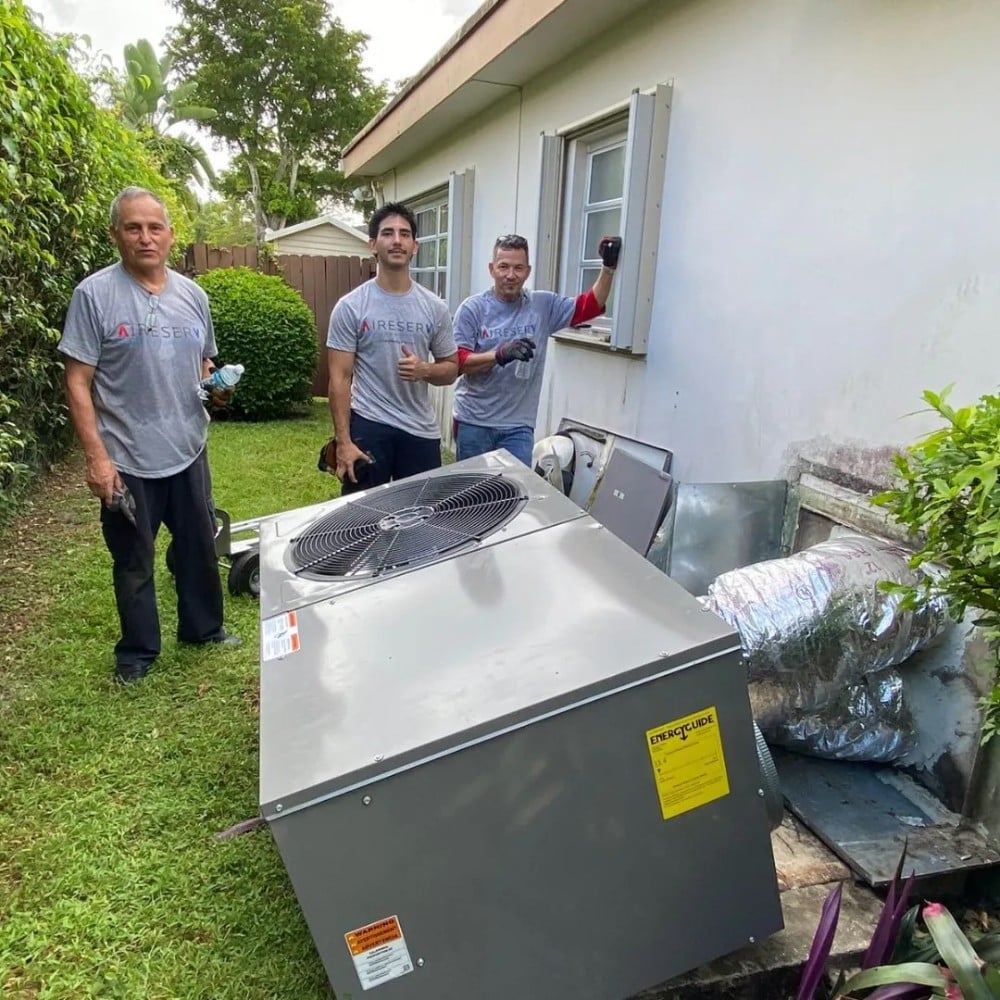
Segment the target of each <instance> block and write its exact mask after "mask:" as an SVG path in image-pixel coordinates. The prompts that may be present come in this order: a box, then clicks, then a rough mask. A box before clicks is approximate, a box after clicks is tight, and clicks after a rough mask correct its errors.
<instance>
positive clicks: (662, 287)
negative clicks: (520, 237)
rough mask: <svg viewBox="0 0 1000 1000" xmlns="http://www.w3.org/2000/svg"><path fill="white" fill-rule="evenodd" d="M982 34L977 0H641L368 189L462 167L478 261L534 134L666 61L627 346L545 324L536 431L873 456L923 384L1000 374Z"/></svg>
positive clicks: (693, 477)
mask: <svg viewBox="0 0 1000 1000" xmlns="http://www.w3.org/2000/svg"><path fill="white" fill-rule="evenodd" d="M998 51H1000V4H998V3H995V2H994V0H907V2H906V3H900V2H898V0H839V2H837V3H830V2H827V0H764V2H756V3H746V2H745V0H729V2H723V0H690V2H680V3H666V2H654V3H651V4H650V5H649V6H648V7H647V8H645V9H644V10H643V11H641V12H640V13H639V14H637V15H635V16H634V17H632V18H631V19H629V20H627V21H625V22H623V23H622V24H621V25H620V26H619V27H618V29H617V30H615V31H613V32H610V33H606V34H605V35H604V36H603V37H602V38H601V39H600V40H599V41H598V42H596V43H594V44H592V45H591V46H589V47H588V48H586V49H583V50H580V51H578V52H577V53H576V54H575V55H574V56H573V58H572V59H571V60H569V61H567V62H565V63H563V64H561V65H559V66H556V67H551V68H549V69H548V70H546V71H544V72H543V73H542V74H541V75H540V76H538V77H537V78H536V79H535V80H534V81H533V82H532V83H530V84H529V85H527V86H526V87H525V88H524V89H523V91H522V92H520V93H518V92H516V91H515V92H511V91H509V90H507V91H502V90H501V89H500V88H498V93H504V94H507V95H508V96H506V97H503V98H501V99H500V100H499V102H498V104H497V105H495V106H494V108H493V109H492V111H491V112H490V113H487V114H483V115H480V116H478V118H477V120H476V122H475V124H474V125H470V126H466V127H465V128H463V129H460V130H458V131H457V132H455V133H454V134H453V137H452V138H451V140H450V141H449V142H448V143H446V144H441V143H435V146H434V149H433V151H429V152H428V154H427V155H426V156H423V157H415V158H410V159H408V161H407V162H406V163H405V164H401V165H400V167H399V168H398V169H397V170H396V171H395V172H394V173H392V174H390V175H388V176H387V177H386V178H385V189H386V195H387V196H391V195H395V196H397V197H404V198H405V197H411V196H413V195H416V194H418V193H420V192H422V191H424V190H427V189H429V188H431V187H433V186H436V185H439V184H441V183H442V182H443V181H444V180H445V179H446V178H447V175H448V172H449V171H451V170H455V169H462V168H464V167H466V166H474V167H475V169H476V205H475V216H474V246H475V256H474V260H473V276H474V278H473V285H474V287H475V286H478V285H485V284H486V283H487V280H488V279H487V272H486V264H487V260H488V255H489V251H490V247H491V246H492V241H493V238H494V237H495V235H496V234H497V233H501V232H507V231H510V230H517V231H519V232H522V233H523V234H525V235H527V236H528V237H529V238H533V236H534V232H535V224H536V214H537V200H538V177H539V143H538V136H539V133H540V132H542V131H543V130H544V131H553V130H555V129H558V128H560V127H562V126H565V125H567V124H569V123H571V122H575V121H578V120H580V119H582V118H585V117H587V116H588V115H590V114H593V113H595V112H597V111H599V110H601V109H603V108H606V107H608V106H609V105H611V104H614V103H616V102H618V101H620V100H622V99H623V98H625V97H626V96H627V95H628V93H629V91H631V90H632V89H633V88H635V87H640V88H648V87H650V86H652V85H653V84H655V83H657V82H658V81H664V80H672V81H673V85H674V90H673V93H674V99H673V111H672V118H671V126H670V141H669V150H668V156H667V172H666V184H665V199H664V206H663V220H662V234H661V241H660V248H659V264H658V270H657V278H656V289H655V295H654V325H653V329H652V331H651V338H650V346H649V354H648V357H647V358H646V359H645V360H642V361H638V360H626V359H623V358H620V357H614V356H610V355H608V354H602V353H597V352H593V351H587V350H584V349H581V348H576V347H569V346H564V345H562V344H560V345H558V346H557V347H556V349H555V350H554V351H553V352H552V354H551V357H550V362H549V369H548V372H547V373H546V386H545V390H544V392H543V398H542V404H541V407H540V411H539V426H538V433H539V435H541V434H542V433H544V432H545V431H546V430H548V429H551V428H552V427H554V426H555V424H556V423H557V422H558V420H559V418H560V417H561V416H563V415H568V416H573V417H575V418H577V419H580V420H584V421H586V422H588V423H592V424H597V425H601V426H605V427H609V428H612V429H615V430H619V431H622V432H624V433H627V434H629V435H632V436H636V437H639V438H642V439H645V440H648V441H650V442H653V443H655V444H658V445H662V446H665V447H669V448H670V449H672V450H673V452H674V455H675V460H674V461H675V464H674V472H675V474H676V475H677V476H678V478H680V479H682V480H684V481H688V482H695V481H710V480H739V479H756V478H772V477H777V476H782V475H784V474H785V473H786V472H787V470H788V467H789V465H790V463H791V462H792V460H793V459H794V457H795V456H796V455H798V454H799V453H800V452H803V451H804V452H805V453H807V454H808V455H809V457H811V458H813V459H814V460H817V461H820V462H822V461H824V460H829V461H830V462H831V464H835V465H838V466H840V467H843V468H847V469H854V470H858V469H863V470H865V472H866V474H868V473H869V472H870V474H871V475H873V476H874V475H877V472H878V470H879V469H880V468H881V467H882V466H883V465H884V460H885V455H886V453H887V449H888V448H889V447H891V446H894V445H898V444H901V443H905V442H907V441H910V440H912V439H913V438H914V437H916V436H918V435H919V434H920V433H923V432H924V431H926V430H928V429H929V428H930V427H931V426H932V423H931V422H930V421H929V419H928V418H927V417H926V416H907V414H911V413H912V412H913V411H915V410H919V409H920V408H921V405H922V404H921V402H920V393H921V391H922V390H923V389H924V388H940V387H942V386H943V385H945V384H946V383H949V382H954V383H956V389H955V393H954V398H955V399H956V400H958V401H961V402H966V401H970V400H972V399H974V398H975V397H977V396H978V395H979V394H981V393H983V392H986V391H992V390H993V389H994V388H995V387H996V384H997V381H998V371H1000V365H998V364H997V355H998V350H997V347H996V342H997V328H998V318H1000V170H998V168H997V164H998V163H1000V127H998V126H997V114H996V109H995V106H994V105H995V96H996V95H997V94H998V93H1000V59H997V57H996V53H997V52H998ZM625 252H626V253H627V252H628V251H627V248H626V250H625Z"/></svg>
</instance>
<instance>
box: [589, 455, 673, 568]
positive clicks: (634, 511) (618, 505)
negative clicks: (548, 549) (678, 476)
mask: <svg viewBox="0 0 1000 1000" xmlns="http://www.w3.org/2000/svg"><path fill="white" fill-rule="evenodd" d="M671 482H672V481H671V479H670V476H669V474H668V473H666V472H660V471H658V470H657V469H654V468H653V467H652V466H650V465H647V464H646V463H645V462H643V461H641V460H640V459H638V458H635V457H634V456H632V455H630V454H629V453H628V452H626V451H624V450H623V449H621V448H616V449H615V450H614V452H613V453H612V455H611V458H610V459H609V461H608V466H607V469H606V470H605V472H604V475H603V476H602V477H601V481H600V485H599V486H598V488H597V495H596V496H595V497H594V502H593V503H592V504H591V506H590V514H591V516H592V517H593V518H594V519H595V520H597V521H600V523H601V524H603V525H604V526H605V527H606V528H607V529H608V530H609V531H612V532H614V534H616V535H617V536H618V537H619V538H620V539H621V540H622V541H623V542H625V544H626V545H628V546H629V547H630V548H632V549H634V550H635V551H636V552H638V553H639V555H642V556H644V555H645V554H646V552H647V550H648V549H649V546H650V544H651V543H652V541H653V537H654V536H655V535H656V531H657V529H658V528H659V527H660V524H661V522H662V521H663V515H664V513H665V511H666V509H667V504H668V503H669V502H670V493H671Z"/></svg>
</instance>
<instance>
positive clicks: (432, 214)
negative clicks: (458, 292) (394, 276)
mask: <svg viewBox="0 0 1000 1000" xmlns="http://www.w3.org/2000/svg"><path fill="white" fill-rule="evenodd" d="M413 211H414V215H416V217H417V241H418V242H419V244H420V246H419V248H418V250H417V256H416V258H415V259H414V261H413V263H412V264H411V265H410V272H411V274H412V275H413V278H414V280H416V281H419V282H420V284H421V285H423V286H424V287H425V288H429V289H430V290H431V291H432V292H435V293H437V294H438V295H440V294H442V293H441V289H442V288H443V287H444V286H445V280H444V273H445V270H446V268H447V266H448V192H447V191H440V192H438V193H436V194H434V195H431V196H429V197H428V198H427V199H425V200H424V201H422V202H420V203H418V204H417V205H416V207H415V208H414V210H413Z"/></svg>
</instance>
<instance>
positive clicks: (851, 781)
mask: <svg viewBox="0 0 1000 1000" xmlns="http://www.w3.org/2000/svg"><path fill="white" fill-rule="evenodd" d="M774 759H775V765H776V766H777V768H778V774H779V776H780V778H781V788H782V791H783V792H784V795H785V799H786V801H787V803H788V807H789V809H791V811H792V812H793V813H794V814H795V815H796V816H798V817H799V819H801V820H802V822H803V823H805V824H806V826H808V827H809V829H810V830H812V831H813V832H814V833H815V834H816V835H817V836H818V837H819V838H820V839H821V840H822V841H823V843H825V844H826V845H827V846H828V847H829V848H830V849H831V850H832V851H833V852H834V853H835V854H837V855H838V857H840V858H842V859H843V860H844V862H846V863H847V864H848V865H849V866H850V868H851V869H852V870H853V871H854V872H855V873H856V874H857V875H858V877H859V878H861V879H862V880H864V881H865V882H867V883H868V884H870V885H873V886H882V885H886V884H888V883H889V882H891V881H892V878H893V876H894V874H895V871H896V866H897V864H898V863H899V858H900V855H901V853H902V851H903V846H904V844H905V845H906V867H905V871H906V873H907V874H909V872H910V871H913V872H914V873H915V874H916V875H917V876H918V877H922V876H929V875H944V874H948V873H950V872H956V871H966V870H972V869H976V868H985V867H988V866H990V865H995V864H998V863H1000V851H998V850H997V847H996V845H994V844H992V843H990V842H989V841H988V840H986V839H985V838H984V837H983V836H982V834H981V833H979V832H978V831H977V830H975V829H972V828H970V827H968V826H963V825H962V822H961V817H959V816H958V815H956V814H955V813H952V812H950V811H949V810H948V809H946V808H945V807H944V806H943V805H942V804H941V802H939V801H938V800H937V799H936V798H934V796H932V795H931V794H930V793H929V792H928V791H927V790H926V789H923V788H921V787H920V785H918V784H917V783H916V782H915V781H913V779H912V778H909V777H908V776H907V775H905V774H903V773H902V772H900V771H897V770H895V769H894V768H891V767H884V766H878V765H873V764H856V763H850V762H846V761H828V760H819V759H816V758H812V757H803V756H800V755H798V754H793V753H788V752H782V751H779V750H775V751H774Z"/></svg>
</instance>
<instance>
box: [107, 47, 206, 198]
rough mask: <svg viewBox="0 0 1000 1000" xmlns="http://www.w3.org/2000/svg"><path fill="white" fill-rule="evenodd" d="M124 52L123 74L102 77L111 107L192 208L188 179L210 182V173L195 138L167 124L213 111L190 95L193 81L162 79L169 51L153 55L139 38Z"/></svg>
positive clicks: (166, 73)
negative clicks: (106, 83) (173, 182)
mask: <svg viewBox="0 0 1000 1000" xmlns="http://www.w3.org/2000/svg"><path fill="white" fill-rule="evenodd" d="M124 55H125V75H124V76H121V77H112V78H111V79H109V80H108V81H107V82H108V84H109V86H110V89H111V98H112V101H113V103H114V105H115V108H116V109H117V111H118V112H119V114H120V115H121V118H122V121H123V122H124V124H125V125H126V126H128V127H129V128H131V129H133V130H134V131H135V132H138V133H139V135H140V137H141V139H142V141H143V145H145V146H146V148H147V149H149V151H150V152H151V153H152V154H153V156H154V157H155V158H156V159H157V161H158V162H159V163H160V165H161V169H162V170H163V173H164V175H165V176H166V177H169V178H170V179H171V180H174V181H176V182H177V189H178V193H179V194H180V196H181V197H182V198H184V200H185V201H186V202H187V204H188V207H189V208H191V209H192V210H193V209H194V208H195V202H194V196H193V195H191V194H190V193H189V189H188V186H187V185H188V182H189V181H194V182H195V183H197V184H199V185H201V186H202V187H204V186H206V185H207V184H211V183H214V181H215V173H214V171H213V170H212V164H211V163H210V162H209V159H208V156H207V154H206V153H205V150H204V149H202V147H201V146H200V145H199V144H198V142H197V140H196V139H194V138H193V137H192V136H190V135H188V134H187V133H184V132H178V133H173V134H170V133H168V131H167V130H168V129H169V128H171V127H172V126H174V125H177V124H179V123H181V122H207V121H210V120H211V119H212V118H214V117H215V115H216V111H215V109H214V108H210V107H205V106H203V105H199V104H197V103H196V102H195V101H194V92H195V85H194V84H193V83H191V82H187V83H181V84H178V85H177V86H171V85H170V84H169V83H168V80H169V78H170V75H171V73H172V71H173V57H172V56H171V55H170V53H169V52H167V53H165V54H164V55H163V56H161V57H159V58H157V55H156V52H155V50H154V49H153V46H152V45H151V44H150V43H149V42H148V41H147V40H146V39H145V38H140V39H139V41H138V42H136V44H135V45H126V46H125V49H124Z"/></svg>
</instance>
